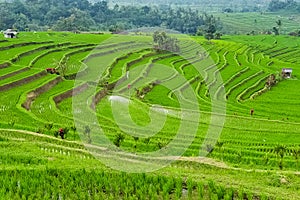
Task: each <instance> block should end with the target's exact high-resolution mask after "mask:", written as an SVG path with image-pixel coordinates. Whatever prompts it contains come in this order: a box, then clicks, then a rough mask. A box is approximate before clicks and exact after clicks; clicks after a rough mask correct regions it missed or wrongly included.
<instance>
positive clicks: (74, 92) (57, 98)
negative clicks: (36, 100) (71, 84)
mask: <svg viewBox="0 0 300 200" xmlns="http://www.w3.org/2000/svg"><path fill="white" fill-rule="evenodd" d="M88 87H89V85H88V84H87V83H85V84H83V85H80V86H78V87H76V88H74V89H71V90H68V91H66V92H64V93H62V94H60V95H58V96H55V97H54V99H53V100H54V102H55V104H56V105H58V104H59V103H60V102H62V101H63V100H65V99H67V98H70V97H72V96H75V95H77V94H79V93H81V92H83V91H84V90H86V89H87V88H88Z"/></svg>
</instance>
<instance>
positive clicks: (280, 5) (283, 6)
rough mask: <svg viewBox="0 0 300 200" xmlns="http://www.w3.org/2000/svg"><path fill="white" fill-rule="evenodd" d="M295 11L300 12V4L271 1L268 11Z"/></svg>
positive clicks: (290, 1)
mask: <svg viewBox="0 0 300 200" xmlns="http://www.w3.org/2000/svg"><path fill="white" fill-rule="evenodd" d="M294 9H296V10H297V11H299V12H300V4H299V3H298V2H296V1H295V0H285V1H281V0H272V1H271V2H270V4H269V7H268V10H269V11H272V12H276V11H280V10H287V11H291V10H294Z"/></svg>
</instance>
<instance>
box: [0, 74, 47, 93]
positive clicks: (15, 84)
mask: <svg viewBox="0 0 300 200" xmlns="http://www.w3.org/2000/svg"><path fill="white" fill-rule="evenodd" d="M46 75H47V72H46V71H42V72H39V73H37V74H34V75H32V76H29V77H26V78H24V79H21V80H18V81H15V82H12V83H8V84H6V85H2V86H0V91H5V90H10V89H12V88H14V87H18V86H21V85H24V84H27V83H30V82H32V81H34V80H36V79H39V78H41V77H43V76H46Z"/></svg>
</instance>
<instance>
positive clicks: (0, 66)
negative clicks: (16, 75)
mask: <svg viewBox="0 0 300 200" xmlns="http://www.w3.org/2000/svg"><path fill="white" fill-rule="evenodd" d="M10 65H11V64H10V63H9V62H5V63H2V64H0V69H3V68H7V67H9V66H10Z"/></svg>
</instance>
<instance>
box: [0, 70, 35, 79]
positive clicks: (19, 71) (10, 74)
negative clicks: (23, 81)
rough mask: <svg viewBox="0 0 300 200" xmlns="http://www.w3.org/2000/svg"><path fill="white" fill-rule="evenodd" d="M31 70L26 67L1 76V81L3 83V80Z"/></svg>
mask: <svg viewBox="0 0 300 200" xmlns="http://www.w3.org/2000/svg"><path fill="white" fill-rule="evenodd" d="M29 69H30V68H29V67H25V68H23V69H20V70H18V71H14V72H12V73H9V74H5V75H3V76H0V81H1V80H4V79H7V78H9V77H12V76H14V75H17V74H20V73H22V72H25V71H28V70H29Z"/></svg>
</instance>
